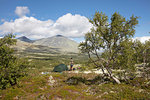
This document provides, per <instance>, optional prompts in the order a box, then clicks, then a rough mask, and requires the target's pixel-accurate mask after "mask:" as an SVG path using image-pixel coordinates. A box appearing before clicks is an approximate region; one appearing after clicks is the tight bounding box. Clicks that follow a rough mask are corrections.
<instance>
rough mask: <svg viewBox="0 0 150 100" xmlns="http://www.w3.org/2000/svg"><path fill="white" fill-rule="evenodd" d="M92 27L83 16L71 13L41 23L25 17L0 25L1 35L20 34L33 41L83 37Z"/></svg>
mask: <svg viewBox="0 0 150 100" xmlns="http://www.w3.org/2000/svg"><path fill="white" fill-rule="evenodd" d="M91 27H92V25H91V24H90V23H89V21H88V19H87V18H86V17H84V16H81V15H72V14H70V13H68V14H66V15H64V16H62V17H60V18H58V20H56V22H54V21H52V20H50V19H49V20H46V21H41V20H38V19H36V18H34V17H27V16H23V17H20V18H18V19H15V20H14V21H9V22H7V21H5V22H4V23H3V24H2V25H0V34H3V35H4V34H6V33H10V32H13V33H20V36H23V35H25V36H27V37H29V38H32V39H40V38H46V37H50V36H54V35H58V34H60V35H63V36H66V37H82V36H84V34H85V33H86V32H88V31H89V30H90V28H91Z"/></svg>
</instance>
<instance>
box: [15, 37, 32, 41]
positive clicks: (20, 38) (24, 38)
mask: <svg viewBox="0 0 150 100" xmlns="http://www.w3.org/2000/svg"><path fill="white" fill-rule="evenodd" d="M17 39H18V40H20V41H24V42H29V43H32V42H33V41H32V40H30V39H29V38H27V37H25V36H22V37H19V38H17Z"/></svg>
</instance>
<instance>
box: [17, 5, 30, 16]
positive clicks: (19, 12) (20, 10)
mask: <svg viewBox="0 0 150 100" xmlns="http://www.w3.org/2000/svg"><path fill="white" fill-rule="evenodd" d="M29 12H30V10H29V9H28V7H26V6H23V7H21V6H18V7H16V10H15V14H17V15H18V16H19V17H22V16H25V15H26V14H29Z"/></svg>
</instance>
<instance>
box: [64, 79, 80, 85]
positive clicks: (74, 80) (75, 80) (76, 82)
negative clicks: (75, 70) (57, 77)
mask: <svg viewBox="0 0 150 100" xmlns="http://www.w3.org/2000/svg"><path fill="white" fill-rule="evenodd" d="M66 83H67V84H69V85H77V84H78V79H76V78H73V77H71V78H68V79H67V80H66Z"/></svg>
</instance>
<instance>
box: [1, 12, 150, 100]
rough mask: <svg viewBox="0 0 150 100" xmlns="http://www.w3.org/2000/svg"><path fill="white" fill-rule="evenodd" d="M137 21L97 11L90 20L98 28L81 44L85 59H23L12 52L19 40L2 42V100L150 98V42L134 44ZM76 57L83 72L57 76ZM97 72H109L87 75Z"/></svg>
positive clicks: (27, 56)
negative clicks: (57, 71)
mask: <svg viewBox="0 0 150 100" xmlns="http://www.w3.org/2000/svg"><path fill="white" fill-rule="evenodd" d="M137 19H138V17H135V16H131V17H130V19H126V18H124V17H123V16H121V15H120V14H119V13H114V14H113V15H112V17H111V19H110V20H109V19H108V16H106V15H105V14H104V13H102V12H101V13H99V12H96V13H95V15H94V17H93V19H90V20H89V21H90V22H91V23H92V24H93V28H91V31H90V32H88V33H86V35H85V41H84V42H82V43H80V45H79V49H80V50H81V54H68V55H63V54H62V55H60V54H55V55H48V54H44V53H43V55H42V54H35V53H33V52H32V53H29V52H19V54H17V52H16V51H14V50H13V48H12V45H15V43H16V41H17V40H16V39H14V36H13V35H12V34H9V35H6V36H5V37H4V38H2V39H0V99H2V100H12V99H20V100H22V99H26V100H28V99H29V100H33V99H39V100H40V99H42V100H58V99H59V100H67V99H72V100H118V99H127V100H133V99H135V100H148V99H150V40H149V41H146V42H144V43H141V42H140V41H138V40H133V39H132V37H133V36H134V34H135V26H136V25H137V24H138V20H137ZM101 51H103V52H101ZM82 53H83V54H82ZM31 55H32V56H31ZM70 57H72V58H73V59H74V63H75V64H79V65H80V69H79V73H73V71H64V72H62V73H55V72H51V71H52V70H53V68H54V66H55V65H58V64H60V63H64V64H66V65H68V64H69V62H70V61H69V60H70ZM88 58H89V59H88ZM93 68H96V69H100V70H101V71H102V72H103V73H102V74H96V73H88V74H85V73H83V71H84V70H90V69H93ZM43 72H45V73H44V74H41V73H43Z"/></svg>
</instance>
